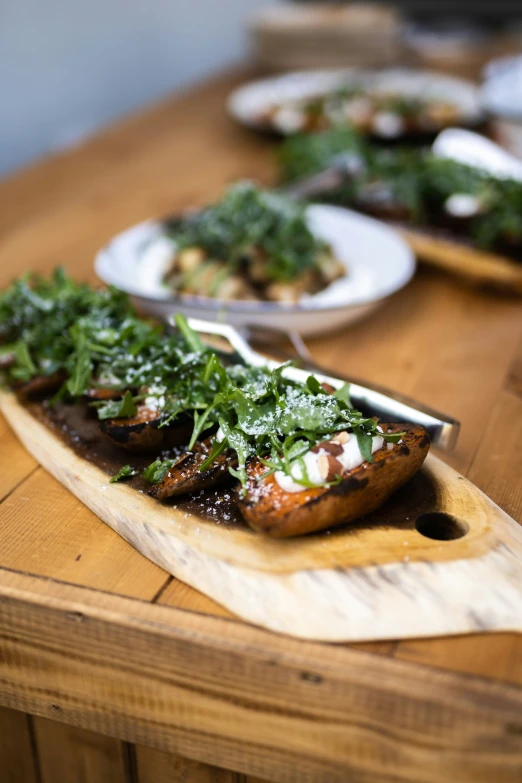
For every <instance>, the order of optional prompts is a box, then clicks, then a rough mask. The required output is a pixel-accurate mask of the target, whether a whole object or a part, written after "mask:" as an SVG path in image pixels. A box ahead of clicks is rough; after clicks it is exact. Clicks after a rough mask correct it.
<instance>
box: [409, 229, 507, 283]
mask: <svg viewBox="0 0 522 783" xmlns="http://www.w3.org/2000/svg"><path fill="white" fill-rule="evenodd" d="M396 229H397V231H398V232H399V234H401V236H402V237H403V239H405V240H406V242H408V244H409V245H410V247H411V248H412V250H413V251H414V253H415V254H416V255H417V257H418V259H419V261H423V262H425V263H428V264H430V265H432V266H434V267H437V268H438V269H442V270H444V271H446V272H451V273H452V274H455V275H459V276H460V277H463V278H465V279H467V280H468V281H469V282H471V283H474V284H476V285H480V286H492V287H495V288H500V289H501V290H503V291H504V292H511V293H516V294H522V263H518V262H516V261H512V260H511V259H509V258H507V257H506V256H502V255H499V254H496V253H491V252H488V251H485V250H480V249H477V248H473V247H469V246H468V245H465V244H464V243H460V242H458V241H452V240H451V239H441V238H440V237H437V236H431V235H430V234H429V233H427V232H423V231H421V230H416V229H414V228H405V227H404V226H402V225H401V226H396Z"/></svg>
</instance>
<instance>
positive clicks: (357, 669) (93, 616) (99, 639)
mask: <svg viewBox="0 0 522 783" xmlns="http://www.w3.org/2000/svg"><path fill="white" fill-rule="evenodd" d="M239 661H240V662H241V665H239ZM0 703H2V704H3V705H5V706H8V707H11V708H14V709H19V710H23V711H26V712H30V713H32V714H38V715H42V716H44V717H50V718H53V719H54V720H59V721H63V722H66V723H69V724H71V725H76V726H80V727H81V728H85V729H89V730H92V731H98V732H102V733H104V734H107V735H109V736H116V737H118V738H120V739H123V740H127V741H130V742H137V743H143V744H146V745H151V746H153V747H157V748H159V749H161V750H165V751H168V752H173V753H180V754H181V755H183V756H186V757H188V758H194V759H196V760H199V761H204V762H206V763H210V764H216V765H217V766H223V767H226V768H229V769H234V770H237V771H240V772H245V773H250V774H257V775H260V776H263V777H267V778H269V779H273V780H274V781H277V780H281V781H295V780H297V779H299V780H303V781H320V780H323V779H324V777H321V775H324V774H326V773H325V771H327V772H328V780H332V781H339V783H341V781H345V780H346V779H347V778H348V777H349V776H350V775H353V777H354V779H361V780H363V779H364V780H365V779H366V778H365V777H363V776H364V775H368V780H370V779H374V780H381V777H379V775H381V776H382V779H383V780H384V779H386V777H385V776H386V774H387V764H388V762H387V758H388V751H387V749H389V747H390V742H391V743H392V745H393V747H394V748H395V752H396V753H397V754H398V756H397V758H401V759H402V761H401V764H399V765H398V766H397V768H394V779H395V781H402V780H403V779H404V781H406V780H408V781H410V780H412V779H413V778H415V779H416V780H419V781H426V783H438V781H439V780H440V779H444V771H445V770H446V773H448V769H447V766H446V765H447V764H448V758H449V759H451V763H453V764H456V765H457V766H458V768H459V769H460V768H461V766H462V767H463V768H464V766H466V769H468V772H467V773H466V775H464V774H463V775H462V777H459V781H460V780H462V781H466V782H468V781H469V783H472V781H473V783H476V780H477V779H481V780H482V779H484V780H486V779H487V778H486V777H484V778H477V777H476V775H477V774H478V770H479V769H480V770H481V773H482V772H484V774H485V773H486V772H488V774H489V775H490V777H489V779H499V780H500V779H501V780H503V781H504V780H506V781H509V782H510V783H515V781H516V780H517V778H516V775H515V770H516V769H517V768H518V769H519V768H520V764H522V723H521V721H520V715H521V714H522V688H520V687H517V686H507V685H505V684H503V683H498V682H492V681H486V680H484V679H482V678H479V677H475V676H468V675H462V674H456V673H453V672H444V671H440V670H436V669H432V668H431V667H425V666H422V665H419V664H412V663H405V662H401V661H395V660H393V659H388V658H383V657H382V656H375V655H372V654H371V653H367V652H362V651H355V650H351V649H349V648H346V647H338V646H325V645H319V644H315V643H309V642H298V641H295V640H292V639H288V638H284V637H280V636H277V635H274V634H270V633H267V632H265V631H262V630H258V629H253V628H249V627H246V626H244V625H242V624H238V623H231V622H229V621H227V620H224V619H221V618H211V617H202V616H200V615H194V614H192V613H190V612H184V611H182V610H176V609H172V608H165V607H159V606H152V605H147V604H146V603H145V602H140V601H137V600H135V599H129V598H120V597H117V596H113V595H105V594H102V595H100V594H99V593H97V592H96V591H92V590H88V589H86V588H80V587H76V586H69V585H61V584H58V583H55V582H52V581H51V580H43V579H38V578H36V577H31V576H27V575H23V574H14V573H12V572H11V573H9V572H5V571H1V570H0ZM341 736H342V738H343V740H342V742H339V739H340V737H341ZM426 737H429V740H430V741H429V742H426ZM289 738H290V739H289ZM361 743H362V744H363V745H364V747H366V748H367V751H368V752H365V753H364V754H362V755H361V754H360V753H359V752H358V748H360V747H361ZM444 750H445V751H446V754H449V756H448V755H446V754H445V753H444V752H442V751H444ZM403 764H404V768H403ZM517 764H518V767H517V766H516V765H517ZM450 769H451V766H450ZM425 770H429V771H430V772H429V775H427V776H426V772H425ZM356 773H357V774H356ZM370 773H371V775H373V778H372V777H371V775H370ZM358 775H360V776H361V777H358ZM496 775H497V776H500V777H496ZM474 776H475V777H474Z"/></svg>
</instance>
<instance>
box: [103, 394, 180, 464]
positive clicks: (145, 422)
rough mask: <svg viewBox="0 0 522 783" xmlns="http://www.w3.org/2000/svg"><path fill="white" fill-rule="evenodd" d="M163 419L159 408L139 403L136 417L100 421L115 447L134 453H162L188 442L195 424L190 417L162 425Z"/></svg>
mask: <svg viewBox="0 0 522 783" xmlns="http://www.w3.org/2000/svg"><path fill="white" fill-rule="evenodd" d="M163 421H164V419H163V416H162V415H161V414H159V413H158V411H157V410H155V409H153V408H148V407H147V406H146V405H138V412H137V413H136V415H135V416H132V417H131V418H126V419H106V420H105V421H100V429H101V431H102V432H103V433H104V434H105V435H106V436H107V437H108V438H109V440H111V441H112V442H113V443H114V444H115V445H116V446H120V447H121V448H124V449H126V450H127V451H131V452H133V453H135V454H141V453H147V452H149V451H150V452H153V451H155V452H160V451H163V450H164V449H167V448H171V447H172V446H180V445H182V444H184V443H187V442H188V441H189V439H190V435H191V433H192V427H193V425H192V422H191V421H190V420H188V419H179V420H178V421H175V422H173V423H172V424H171V425H169V426H168V427H161V428H160V424H161V423H162V422H163Z"/></svg>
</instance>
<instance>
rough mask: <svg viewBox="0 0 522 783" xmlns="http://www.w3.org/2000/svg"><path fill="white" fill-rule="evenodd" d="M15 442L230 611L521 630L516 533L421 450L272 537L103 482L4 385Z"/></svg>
mask: <svg viewBox="0 0 522 783" xmlns="http://www.w3.org/2000/svg"><path fill="white" fill-rule="evenodd" d="M0 410H1V411H2V413H3V414H4V416H5V417H6V419H7V421H8V422H9V424H10V425H11V427H12V428H13V430H14V431H15V432H16V434H17V435H18V437H19V438H20V440H21V441H22V442H23V444H24V445H25V447H26V448H27V450H28V451H29V452H30V453H31V454H32V455H33V456H34V457H35V458H36V459H37V460H38V461H39V462H40V463H41V464H42V466H43V467H44V468H46V469H47V470H48V471H49V472H50V473H52V474H53V475H54V476H55V477H56V478H57V479H58V480H59V481H60V482H61V483H62V484H63V485H64V486H66V487H67V488H68V489H69V490H70V491H71V492H73V493H74V494H75V495H76V496H77V497H78V498H79V499H80V500H81V501H82V502H83V503H85V504H86V505H87V506H88V507H89V508H90V509H92V510H93V511H94V512H95V513H96V514H97V515H98V516H99V517H100V518H101V519H102V520H103V521H104V522H106V523H107V524H108V525H110V526H111V527H112V528H113V529H114V530H115V531H116V532H118V533H119V534H120V535H121V536H123V537H124V538H125V539H126V540H127V541H129V542H130V543H131V544H132V545H133V546H134V547H136V549H138V550H139V551H140V552H141V553H142V554H143V555H145V556H146V557H148V558H150V559H151V560H153V561H154V562H155V563H157V564H158V565H160V566H161V567H163V568H165V569H166V570H167V571H169V572H170V573H172V574H173V575H174V576H175V577H177V578H178V579H180V580H182V581H184V582H186V583H187V584H189V585H191V586H192V587H194V588H196V589H198V590H200V591H201V592H203V593H205V594H206V595H208V596H210V597H211V598H213V599H214V600H215V601H217V602H219V603H221V604H223V605H224V606H225V607H226V608H227V609H229V610H230V611H232V612H234V613H235V614H237V615H238V616H239V617H241V618H243V619H244V620H247V621H249V622H252V623H255V624H257V625H260V626H263V627H265V628H268V629H271V630H274V631H278V632H281V633H287V634H290V635H293V636H297V637H300V638H307V639H315V640H322V641H337V642H340V641H362V640H370V639H388V638H399V637H420V636H437V635H447V634H459V633H469V632H475V631H477V630H481V631H485V630H512V631H522V530H521V529H520V528H519V526H518V525H517V524H516V522H514V520H512V519H511V518H510V517H509V516H508V515H507V514H505V513H504V512H503V511H502V510H501V509H500V508H498V506H496V505H495V504H494V503H493V502H492V501H491V500H489V499H488V498H487V497H486V496H485V495H484V494H483V493H482V492H480V491H479V490H478V489H477V488H476V487H475V486H474V485H473V484H471V483H470V482H469V481H467V480H466V479H465V478H463V477H462V476H460V475H459V474H458V473H457V472H456V471H454V470H453V469H452V468H450V467H448V466H447V465H445V464H444V463H443V462H442V461H441V460H439V459H438V458H437V457H435V456H432V455H430V456H429V457H428V459H427V460H426V463H425V467H424V468H423V469H422V470H421V471H420V472H419V474H417V476H416V477H415V478H414V479H412V481H410V482H409V483H408V484H407V485H406V486H405V487H403V488H402V489H401V490H400V491H399V492H398V493H397V494H396V495H395V496H394V497H393V498H392V499H391V500H390V501H388V503H387V504H386V505H385V506H384V507H383V508H382V509H380V510H379V511H378V512H375V513H373V514H371V515H369V516H368V517H367V518H366V519H365V520H362V521H360V522H358V523H355V524H351V525H347V526H345V527H341V528H338V529H336V530H332V531H329V532H324V533H320V534H316V535H312V536H306V537H301V538H296V539H288V540H273V539H269V538H266V537H264V536H261V535H259V534H257V533H254V532H253V531H251V530H250V529H249V528H247V527H246V526H245V527H242V526H227V524H226V522H225V521H222V522H221V523H220V524H216V523H215V522H213V521H207V520H206V519H204V518H200V517H198V516H197V515H195V514H194V513H187V512H186V511H182V510H180V509H178V508H177V507H176V506H173V505H161V504H159V503H158V502H157V501H155V500H153V499H152V498H150V497H148V496H147V495H145V494H142V493H139V492H137V491H136V490H134V489H132V488H131V487H129V486H126V485H125V484H110V483H109V477H108V476H107V474H106V473H105V472H103V471H102V470H101V469H100V468H98V467H97V466H95V465H93V464H92V463H90V462H88V461H87V460H85V459H83V458H81V457H80V456H78V455H77V454H76V453H74V452H73V451H72V450H71V449H70V448H69V447H68V446H67V445H66V444H65V443H63V442H62V441H61V440H60V439H59V438H58V437H57V436H56V435H55V434H53V432H52V431H51V430H50V429H49V428H48V427H46V426H45V425H44V424H43V423H41V422H40V421H38V420H37V419H35V418H34V417H33V416H32V414H31V413H30V412H29V411H28V410H27V409H26V408H24V407H23V406H22V405H20V403H19V402H18V401H17V399H16V397H15V396H14V395H13V394H12V393H9V392H1V393H0Z"/></svg>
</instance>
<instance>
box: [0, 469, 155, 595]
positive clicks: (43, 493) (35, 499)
mask: <svg viewBox="0 0 522 783" xmlns="http://www.w3.org/2000/svg"><path fill="white" fill-rule="evenodd" d="M0 531H1V538H2V547H1V548H0V565H1V566H3V567H4V568H10V569H14V570H17V571H25V572H30V573H34V574H40V575H41V576H46V577H50V578H53V579H61V580H64V581H69V582H74V583H75V584H81V585H85V586H87V587H91V588H97V589H99V590H109V591H111V592H116V593H122V594H124V595H130V596H133V597H136V598H142V599H145V600H150V599H151V598H152V597H153V596H154V595H155V594H156V593H157V592H158V590H159V589H160V588H161V586H162V585H163V584H164V583H165V581H166V580H167V578H168V577H167V575H166V574H165V572H164V571H163V570H162V569H161V568H158V566H156V565H154V564H153V563H151V562H150V561H149V560H146V559H145V558H144V557H142V556H141V555H140V554H139V553H138V552H137V551H136V550H135V549H134V548H133V547H131V546H130V545H129V544H127V543H126V542H125V541H124V540H123V539H122V538H120V536H118V535H117V534H116V533H114V531H112V530H111V529H110V528H109V527H108V526H107V525H105V524H104V523H103V522H101V521H100V520H99V519H98V517H97V516H96V515H95V514H93V513H92V512H91V511H89V510H88V509H87V508H86V507H85V506H84V505H83V504H82V503H80V502H79V501H78V500H77V499H76V498H75V497H74V495H72V494H71V493H70V492H68V491H67V490H66V489H64V487H62V485H61V484H59V483H58V482H57V481H55V479H53V478H52V477H51V476H49V474H47V473H45V472H44V471H43V470H42V469H41V468H39V469H37V470H36V472H35V473H33V474H32V475H31V476H30V477H29V478H28V479H27V481H25V482H24V483H23V484H21V486H19V487H18V488H17V489H16V490H14V492H13V493H12V494H11V495H10V496H9V497H8V498H7V499H6V500H5V501H4V502H3V503H2V504H1V505H0Z"/></svg>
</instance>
